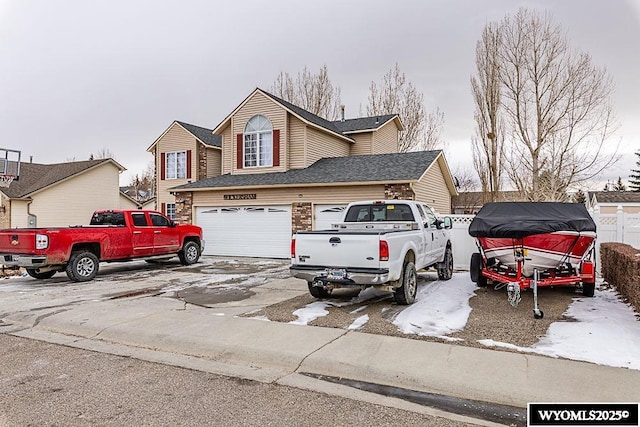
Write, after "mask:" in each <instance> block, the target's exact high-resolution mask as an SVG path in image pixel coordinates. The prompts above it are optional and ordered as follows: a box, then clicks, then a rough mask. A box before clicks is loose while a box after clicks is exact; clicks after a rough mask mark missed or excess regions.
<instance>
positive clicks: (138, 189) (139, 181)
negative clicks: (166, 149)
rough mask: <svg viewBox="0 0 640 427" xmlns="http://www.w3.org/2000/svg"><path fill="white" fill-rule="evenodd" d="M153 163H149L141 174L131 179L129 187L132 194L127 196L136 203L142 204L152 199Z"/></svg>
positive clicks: (154, 179)
mask: <svg viewBox="0 0 640 427" xmlns="http://www.w3.org/2000/svg"><path fill="white" fill-rule="evenodd" d="M155 182H156V174H155V163H154V161H151V162H149V164H148V165H147V167H146V168H145V169H144V170H143V171H142V172H141V173H137V174H135V175H134V176H133V177H131V181H130V182H129V187H132V189H133V193H134V194H130V195H129V196H130V197H132V198H133V199H135V200H136V201H138V202H144V201H146V200H149V199H151V198H153V197H154V194H155V191H154V189H155Z"/></svg>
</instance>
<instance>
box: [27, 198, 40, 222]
mask: <svg viewBox="0 0 640 427" xmlns="http://www.w3.org/2000/svg"><path fill="white" fill-rule="evenodd" d="M31 203H33V199H31V200H30V201H29V202H28V203H27V227H28V228H36V226H37V225H38V217H37V216H36V215H34V214H32V213H31V212H30V211H29V207H30V206H31Z"/></svg>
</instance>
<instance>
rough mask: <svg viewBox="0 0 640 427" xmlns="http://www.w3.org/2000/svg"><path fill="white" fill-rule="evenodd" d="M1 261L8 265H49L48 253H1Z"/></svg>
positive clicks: (35, 266) (30, 266) (26, 266)
mask: <svg viewBox="0 0 640 427" xmlns="http://www.w3.org/2000/svg"><path fill="white" fill-rule="evenodd" d="M0 263H2V264H3V265H5V266H6V267H25V268H37V267H43V266H45V265H47V256H46V255H20V254H0Z"/></svg>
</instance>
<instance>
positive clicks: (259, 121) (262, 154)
mask: <svg viewBox="0 0 640 427" xmlns="http://www.w3.org/2000/svg"><path fill="white" fill-rule="evenodd" d="M272 165H273V127H272V126H271V122H270V121H269V119H267V118H266V117H265V116H261V115H257V116H253V117H252V118H251V119H250V120H249V121H248V122H247V125H246V126H245V127H244V167H246V168H249V167H258V166H272Z"/></svg>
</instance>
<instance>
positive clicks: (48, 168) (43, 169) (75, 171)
mask: <svg viewBox="0 0 640 427" xmlns="http://www.w3.org/2000/svg"><path fill="white" fill-rule="evenodd" d="M107 163H109V164H112V165H114V166H116V167H117V168H118V169H119V170H121V171H123V170H125V168H124V167H123V166H122V165H120V164H119V163H117V162H116V161H114V160H113V159H98V160H85V161H81V162H66V163H54V164H50V165H43V164H39V163H21V164H20V180H18V181H13V182H12V183H11V185H10V186H9V187H7V188H0V191H2V193H4V194H5V195H6V196H7V197H9V198H14V199H17V198H21V197H26V196H29V195H31V194H33V193H35V192H36V191H40V190H43V189H44V188H47V187H50V186H52V185H54V184H56V183H58V182H61V181H63V180H65V179H68V178H71V177H73V176H75V175H79V174H81V173H83V172H86V171H88V170H90V169H93V168H95V167H98V166H100V165H102V164H107Z"/></svg>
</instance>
